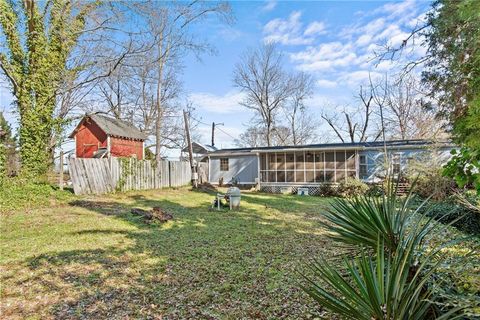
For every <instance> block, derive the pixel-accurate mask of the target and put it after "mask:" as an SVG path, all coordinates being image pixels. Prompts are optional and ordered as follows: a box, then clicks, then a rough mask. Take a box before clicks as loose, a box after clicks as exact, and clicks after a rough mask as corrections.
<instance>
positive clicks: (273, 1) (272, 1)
mask: <svg viewBox="0 0 480 320" xmlns="http://www.w3.org/2000/svg"><path fill="white" fill-rule="evenodd" d="M276 7H277V1H276V0H269V1H266V3H265V4H264V5H263V7H262V11H266V12H268V11H272V10H273V9H275V8H276Z"/></svg>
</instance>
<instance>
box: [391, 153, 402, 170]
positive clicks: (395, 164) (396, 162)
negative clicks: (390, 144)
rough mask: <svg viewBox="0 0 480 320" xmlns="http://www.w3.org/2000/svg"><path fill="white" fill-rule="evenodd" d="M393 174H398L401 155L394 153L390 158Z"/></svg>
mask: <svg viewBox="0 0 480 320" xmlns="http://www.w3.org/2000/svg"><path fill="white" fill-rule="evenodd" d="M392 167H393V168H392V169H393V174H399V173H400V170H401V154H400V153H394V154H393V156H392Z"/></svg>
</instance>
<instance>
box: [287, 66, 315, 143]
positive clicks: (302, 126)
mask: <svg viewBox="0 0 480 320" xmlns="http://www.w3.org/2000/svg"><path fill="white" fill-rule="evenodd" d="M290 85H291V97H290V98H289V99H288V101H287V103H286V104H285V105H284V106H283V111H284V114H285V118H286V120H287V123H288V125H289V128H290V130H289V131H290V133H289V134H290V140H291V142H290V143H288V144H293V145H298V144H306V143H309V142H310V141H311V140H313V139H314V138H315V132H316V130H315V129H316V128H315V121H314V118H313V117H310V115H309V113H308V110H307V107H306V105H305V101H306V99H308V98H310V97H311V96H312V94H313V80H312V77H311V76H309V75H307V74H305V73H303V72H301V73H298V74H296V75H294V76H292V78H291V80H290Z"/></svg>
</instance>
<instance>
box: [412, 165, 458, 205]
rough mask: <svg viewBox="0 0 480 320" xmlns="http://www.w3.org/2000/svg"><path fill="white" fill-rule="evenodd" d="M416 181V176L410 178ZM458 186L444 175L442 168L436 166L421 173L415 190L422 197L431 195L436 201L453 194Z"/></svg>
mask: <svg viewBox="0 0 480 320" xmlns="http://www.w3.org/2000/svg"><path fill="white" fill-rule="evenodd" d="M410 180H411V181H415V177H412V178H411V179H410ZM455 188H456V185H455V182H454V181H453V180H452V179H450V178H448V177H445V176H443V175H442V170H441V169H438V168H434V169H432V170H429V171H428V172H423V173H421V174H420V175H419V176H418V178H417V179H416V182H415V188H414V192H415V194H417V195H419V196H420V197H422V198H428V197H431V199H433V200H436V201H441V200H445V199H447V198H448V197H450V196H452V194H453V192H454V190H455Z"/></svg>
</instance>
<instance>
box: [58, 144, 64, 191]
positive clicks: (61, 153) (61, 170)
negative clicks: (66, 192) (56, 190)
mask: <svg viewBox="0 0 480 320" xmlns="http://www.w3.org/2000/svg"><path fill="white" fill-rule="evenodd" d="M58 180H59V181H58V184H59V187H60V190H63V150H60V176H59V178H58Z"/></svg>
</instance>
